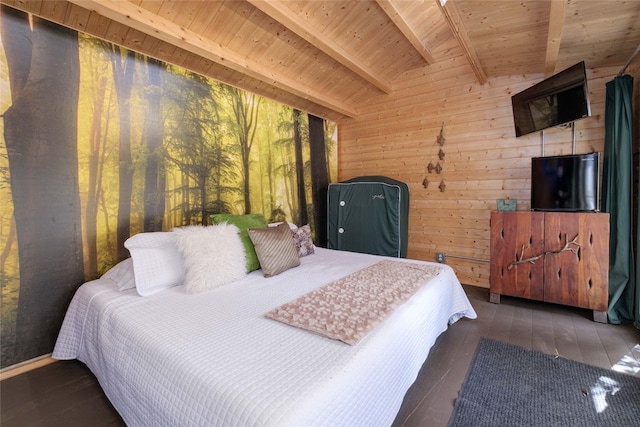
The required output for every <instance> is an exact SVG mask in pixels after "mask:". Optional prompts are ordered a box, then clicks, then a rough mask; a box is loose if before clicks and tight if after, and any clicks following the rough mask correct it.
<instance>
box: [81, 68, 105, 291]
mask: <svg viewBox="0 0 640 427" xmlns="http://www.w3.org/2000/svg"><path fill="white" fill-rule="evenodd" d="M106 87H107V79H106V78H104V77H102V78H101V79H100V81H99V83H98V90H97V92H96V96H95V99H94V100H93V101H94V102H93V120H92V122H91V134H90V136H89V184H88V188H87V202H86V207H85V213H84V233H85V234H84V235H85V236H86V241H87V254H86V256H87V261H88V262H87V277H88V278H91V279H93V278H95V277H97V276H98V244H97V239H98V227H97V220H98V202H99V200H100V192H101V185H100V175H101V172H100V170H101V165H102V161H103V159H102V155H101V154H102V150H101V146H102V125H101V124H102V111H103V106H104V94H105V91H106Z"/></svg>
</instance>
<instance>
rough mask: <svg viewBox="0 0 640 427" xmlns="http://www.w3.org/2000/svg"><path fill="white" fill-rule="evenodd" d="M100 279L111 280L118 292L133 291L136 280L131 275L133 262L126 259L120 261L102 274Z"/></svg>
mask: <svg viewBox="0 0 640 427" xmlns="http://www.w3.org/2000/svg"><path fill="white" fill-rule="evenodd" d="M101 279H108V280H111V281H112V282H113V283H115V284H116V286H117V287H118V290H119V291H126V290H127V289H133V288H135V287H136V278H135V276H134V275H133V260H132V259H131V258H127V259H125V260H123V261H120V262H119V263H117V264H116V265H114V266H113V267H111V268H110V269H109V270H107V272H106V273H104V274H103V275H102V277H101Z"/></svg>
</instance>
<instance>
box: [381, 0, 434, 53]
mask: <svg viewBox="0 0 640 427" xmlns="http://www.w3.org/2000/svg"><path fill="white" fill-rule="evenodd" d="M395 1H396V0H376V2H377V3H378V5H379V6H380V8H381V9H382V10H383V11H384V13H386V14H387V16H388V17H389V19H391V22H393V23H394V25H395V26H396V27H398V29H399V30H400V32H401V33H402V34H403V35H404V37H405V38H406V39H407V40H409V43H411V45H412V46H413V47H414V49H415V50H417V51H418V53H420V56H422V57H423V58H424V60H425V61H426V62H427V64H433V63H434V62H436V60H435V59H434V58H433V55H431V52H430V51H429V49H428V48H427V47H426V46H425V45H424V43H423V42H422V40H420V38H419V37H418V35H417V34H416V32H415V30H414V29H413V28H411V26H410V25H409V23H408V22H407V21H405V19H404V18H403V17H402V15H401V14H400V11H399V10H398V7H397V5H396V4H395Z"/></svg>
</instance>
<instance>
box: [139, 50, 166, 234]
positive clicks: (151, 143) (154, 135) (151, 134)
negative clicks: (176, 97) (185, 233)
mask: <svg viewBox="0 0 640 427" xmlns="http://www.w3.org/2000/svg"><path fill="white" fill-rule="evenodd" d="M162 70H164V66H163V65H162V62H160V61H158V60H156V59H152V58H148V59H147V72H148V75H149V84H148V86H147V96H146V99H147V109H146V113H145V122H144V131H143V134H142V141H143V144H144V145H145V146H146V148H147V162H146V165H145V171H144V231H162V221H163V218H164V192H165V174H164V165H163V156H162V139H163V138H164V119H163V116H162V108H161V105H160V101H161V100H162V87H161V81H160V72H161V71H162Z"/></svg>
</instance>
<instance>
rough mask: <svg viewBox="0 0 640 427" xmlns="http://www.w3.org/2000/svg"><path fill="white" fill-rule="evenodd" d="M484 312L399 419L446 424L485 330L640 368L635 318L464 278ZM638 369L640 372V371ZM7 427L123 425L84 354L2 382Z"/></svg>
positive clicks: (456, 335)
mask: <svg viewBox="0 0 640 427" xmlns="http://www.w3.org/2000/svg"><path fill="white" fill-rule="evenodd" d="M465 289H466V291H467V294H468V295H469V298H470V300H471V302H472V304H473V306H474V308H475V309H476V312H477V313H478V318H477V319H476V320H468V319H462V320H460V321H458V322H457V323H456V324H454V325H453V326H451V327H450V328H449V329H448V330H447V331H446V332H445V333H444V334H442V335H441V336H440V337H439V338H438V340H437V341H436V344H435V346H434V347H433V348H432V350H431V353H430V354H429V358H428V359H427V361H426V362H425V364H424V365H423V367H422V370H421V371H420V374H419V376H418V378H417V379H416V381H415V383H414V384H413V385H412V386H411V388H410V389H409V391H408V392H407V394H406V396H405V399H404V402H403V405H402V407H401V408H400V411H399V412H398V416H397V418H396V420H395V422H394V426H406V427H414V426H415V427H417V426H420V427H422V426H430V427H437V426H446V425H447V422H448V420H449V417H450V415H451V411H452V410H453V404H454V401H455V398H456V396H457V394H458V391H459V390H460V386H461V385H462V382H463V381H464V378H465V375H466V372H467V369H468V367H469V364H470V363H471V359H472V357H473V355H474V353H475V349H476V345H477V343H478V341H479V340H480V337H482V336H486V337H490V338H494V339H498V340H501V341H505V342H509V343H512V344H516V345H520V346H523V347H527V348H532V349H535V350H539V351H543V352H545V353H549V354H556V353H557V354H558V355H560V356H561V357H565V358H568V359H573V360H578V361H581V362H584V363H588V364H591V365H596V366H600V367H604V368H611V367H612V366H614V365H616V364H620V363H626V365H627V366H628V367H629V369H633V368H634V367H635V368H636V369H640V331H638V330H637V329H635V328H634V327H633V326H631V325H622V326H613V325H606V324H599V323H595V322H593V321H592V320H591V312H590V311H588V310H580V309H575V308H570V307H564V306H558V305H553V304H545V303H539V302H534V301H526V300H521V299H517V298H508V297H502V304H499V305H497V304H491V303H489V301H488V300H489V297H488V290H487V289H482V288H476V287H472V286H465ZM635 375H637V376H640V373H639V372H636V373H635ZM0 404H1V412H2V418H1V422H0V424H2V426H3V427H10V426H65V427H72V426H122V425H124V423H123V422H122V419H121V418H120V417H119V415H118V413H117V412H116V411H115V410H114V409H113V407H112V406H111V405H110V404H109V401H108V400H107V399H106V397H105V396H104V394H103V393H102V390H101V389H100V386H99V385H98V383H97V381H96V380H95V377H94V376H93V375H92V374H91V372H90V371H89V370H88V369H87V368H86V367H85V366H84V365H83V364H82V363H80V362H77V361H65V362H57V363H54V364H51V365H47V366H44V367H42V368H39V369H36V370H33V371H30V372H27V373H24V374H22V375H19V376H16V377H13V378H8V379H6V380H4V381H2V382H1V383H0Z"/></svg>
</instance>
